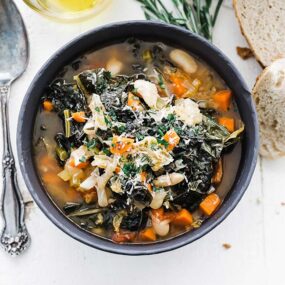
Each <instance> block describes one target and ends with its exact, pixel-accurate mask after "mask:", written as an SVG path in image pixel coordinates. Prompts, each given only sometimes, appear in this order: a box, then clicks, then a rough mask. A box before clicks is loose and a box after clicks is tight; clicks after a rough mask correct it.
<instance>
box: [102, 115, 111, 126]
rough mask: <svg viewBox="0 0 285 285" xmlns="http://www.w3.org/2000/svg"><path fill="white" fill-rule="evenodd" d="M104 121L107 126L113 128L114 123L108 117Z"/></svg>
mask: <svg viewBox="0 0 285 285" xmlns="http://www.w3.org/2000/svg"><path fill="white" fill-rule="evenodd" d="M104 120H105V123H106V125H107V126H109V127H112V122H111V121H110V120H109V119H108V118H107V117H106V116H105V117H104Z"/></svg>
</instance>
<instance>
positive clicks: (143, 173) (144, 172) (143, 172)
mask: <svg viewBox="0 0 285 285" xmlns="http://www.w3.org/2000/svg"><path fill="white" fill-rule="evenodd" d="M140 177H141V182H143V183H144V184H145V185H146V187H147V189H148V191H149V192H152V186H151V184H149V183H146V180H147V172H146V171H142V172H141V173H140Z"/></svg>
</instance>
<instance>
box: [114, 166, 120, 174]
mask: <svg viewBox="0 0 285 285" xmlns="http://www.w3.org/2000/svg"><path fill="white" fill-rule="evenodd" d="M120 171H121V167H120V166H117V167H116V169H115V173H117V174H118V173H119V172H120Z"/></svg>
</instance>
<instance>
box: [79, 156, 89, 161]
mask: <svg viewBox="0 0 285 285" xmlns="http://www.w3.org/2000/svg"><path fill="white" fill-rule="evenodd" d="M86 160H87V158H86V156H84V155H83V156H81V157H80V158H79V161H80V162H86Z"/></svg>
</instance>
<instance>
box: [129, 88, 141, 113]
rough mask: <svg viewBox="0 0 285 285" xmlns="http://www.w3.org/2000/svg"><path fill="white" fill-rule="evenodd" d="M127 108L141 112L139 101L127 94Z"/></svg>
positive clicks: (131, 94) (132, 95)
mask: <svg viewBox="0 0 285 285" xmlns="http://www.w3.org/2000/svg"><path fill="white" fill-rule="evenodd" d="M127 104H128V106H129V107H131V108H132V109H133V110H134V111H143V109H144V108H143V106H142V103H141V101H140V99H139V98H138V97H137V96H135V95H134V94H133V93H131V92H129V94H128V102H127Z"/></svg>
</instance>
